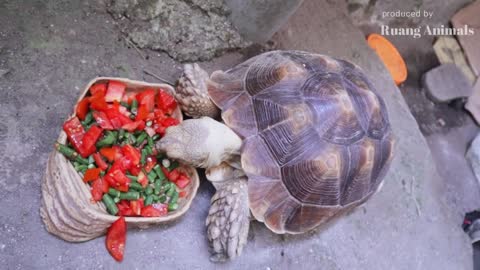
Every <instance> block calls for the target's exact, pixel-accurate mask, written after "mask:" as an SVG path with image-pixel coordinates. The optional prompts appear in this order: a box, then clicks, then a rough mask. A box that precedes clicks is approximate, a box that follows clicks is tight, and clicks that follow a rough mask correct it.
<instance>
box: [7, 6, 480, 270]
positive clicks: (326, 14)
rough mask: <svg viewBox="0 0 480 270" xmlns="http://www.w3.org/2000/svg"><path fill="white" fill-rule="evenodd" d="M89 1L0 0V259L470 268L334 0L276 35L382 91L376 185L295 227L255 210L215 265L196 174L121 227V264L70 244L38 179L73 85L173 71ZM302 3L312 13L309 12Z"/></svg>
mask: <svg viewBox="0 0 480 270" xmlns="http://www.w3.org/2000/svg"><path fill="white" fill-rule="evenodd" d="M94 3H95V2H94V1H89V2H87V3H81V1H74V0H67V1H62V2H59V1H53V0H50V1H33V0H30V1H28V0H22V1H14V0H7V1H2V2H0V25H1V28H0V70H8V71H9V72H7V73H5V74H4V75H3V76H2V77H0V91H1V93H2V94H3V95H2V99H1V100H0V115H1V120H2V121H0V175H1V177H0V204H1V205H2V207H0V217H1V218H0V235H1V237H0V265H2V268H3V267H5V268H6V269H112V268H120V269H292V268H298V269H408V270H411V269H455V270H456V269H472V260H471V256H472V251H471V248H470V244H469V241H468V239H467V238H466V236H465V235H464V234H463V232H461V230H460V227H459V223H460V222H461V220H462V211H464V210H465V209H463V208H462V209H458V207H457V206H458V205H457V204H451V203H450V202H451V201H449V200H447V198H445V195H444V194H445V192H446V190H445V189H447V187H445V186H444V185H443V184H442V182H439V181H438V179H439V177H440V176H439V174H438V173H437V172H436V170H435V166H434V163H433V160H432V156H431V154H430V151H429V149H428V146H427V144H426V141H425V139H424V138H423V136H422V135H421V133H420V131H419V129H418V126H417V124H416V123H415V120H414V119H413V117H412V115H411V114H410V112H409V110H408V107H407V105H406V104H405V102H404V100H403V98H402V96H401V94H400V92H399V91H398V89H397V88H396V87H395V86H394V84H393V82H392V81H391V79H390V78H389V76H388V74H387V72H386V71H385V70H384V69H383V66H382V65H381V63H380V62H379V60H378V59H377V58H376V56H375V55H374V54H373V52H372V51H370V50H369V49H368V48H367V46H366V44H365V43H364V42H363V36H362V34H361V33H360V32H359V31H357V30H356V29H355V28H354V27H353V25H352V24H351V23H350V22H349V20H348V18H347V16H346V14H345V7H344V6H343V3H342V2H333V1H327V0H320V1H314V0H306V1H305V2H304V3H303V5H302V6H301V7H300V9H299V10H298V11H297V13H296V14H295V15H294V17H293V18H292V20H291V21H290V22H289V24H288V25H286V26H285V27H284V28H283V30H282V31H281V32H280V33H279V34H278V35H277V36H276V37H275V39H276V40H277V41H278V42H279V44H280V46H283V47H286V48H296V49H308V50H312V51H317V52H322V53H327V54H331V55H333V56H337V57H341V58H345V59H349V60H351V61H353V62H355V63H357V64H358V65H360V66H361V67H363V68H364V69H365V70H366V71H367V73H368V74H369V75H370V76H371V77H372V78H373V82H374V84H375V86H376V87H377V88H378V89H379V92H380V94H381V95H382V96H383V97H384V98H385V101H386V103H387V107H388V110H389V112H390V119H391V122H392V125H393V129H394V132H395V133H396V135H397V137H398V146H397V155H396V158H395V159H394V161H393V164H392V168H391V170H390V172H389V173H388V175H387V179H386V183H385V185H384V188H383V189H382V190H381V191H380V192H379V193H378V194H376V195H375V196H374V197H373V198H372V199H371V200H370V201H369V202H368V203H367V204H365V205H364V206H362V207H360V208H359V209H358V210H356V211H354V212H353V213H352V214H351V215H349V216H347V217H345V218H343V219H341V220H339V221H338V222H337V223H336V224H335V225H334V226H331V227H329V228H327V229H326V230H323V231H316V232H311V233H307V234H305V235H298V236H280V235H274V234H272V233H271V232H269V231H268V230H267V229H266V228H265V227H264V226H262V225H261V224H259V223H256V222H255V223H253V224H252V226H251V232H250V234H249V243H248V244H247V247H246V248H245V251H244V253H243V255H242V257H240V258H239V259H237V260H235V261H233V262H229V263H226V264H221V265H214V264H212V263H210V262H209V260H208V255H209V254H208V250H207V243H206V238H205V227H204V220H205V218H206V215H207V212H208V207H209V199H210V196H211V195H212V193H213V189H212V187H211V186H210V184H208V183H206V182H204V183H203V184H202V186H201V188H200V192H199V195H198V196H197V198H196V199H195V200H194V202H193V205H192V208H191V211H189V212H188V213H187V214H186V216H185V217H183V218H182V219H181V220H179V221H178V222H176V223H175V224H170V225H164V226H159V227H156V228H150V229H148V230H130V231H129V233H128V236H127V247H126V252H125V253H126V254H125V260H124V262H123V263H122V264H118V263H116V262H115V261H114V260H113V259H112V258H110V256H109V255H108V253H107V251H106V250H105V247H104V238H98V239H95V240H92V241H89V242H86V243H79V244H72V243H67V242H64V241H62V240H60V239H58V238H56V237H54V236H51V235H49V234H48V233H47V232H46V231H45V230H44V228H43V224H42V223H41V221H40V218H39V214H38V209H39V201H40V179H41V176H42V174H43V171H44V167H45V162H46V159H47V155H48V153H49V151H51V149H52V144H53V140H54V139H55V138H56V137H57V134H58V132H59V131H60V128H61V124H62V122H63V120H64V119H65V116H66V115H67V114H68V113H69V112H70V111H71V109H72V105H73V103H74V101H75V99H76V98H77V95H78V94H79V92H80V89H81V88H82V86H83V85H84V84H85V83H86V82H88V81H89V80H90V79H91V78H93V77H95V76H99V75H109V76H126V77H130V78H133V79H143V80H148V81H154V79H153V78H151V77H148V76H146V75H144V74H143V73H142V69H143V68H148V69H150V70H152V71H154V72H157V73H158V74H161V75H162V76H164V77H165V78H167V79H170V80H173V79H174V78H175V76H177V75H178V74H179V73H180V70H179V67H180V66H179V65H178V64H176V63H175V62H174V61H172V60H171V59H169V58H168V57H166V55H164V54H157V53H155V52H150V51H144V53H146V54H148V56H149V59H148V60H144V59H143V58H141V57H139V55H138V53H137V51H136V50H134V49H131V48H130V49H129V48H128V47H127V46H126V45H125V43H124V42H123V40H122V39H120V38H119V36H118V31H117V30H116V27H115V25H114V24H112V20H111V18H110V17H109V16H108V15H107V14H106V13H105V12H104V11H103V9H102V8H101V7H100V6H99V5H97V4H94ZM312 14H315V18H316V19H315V20H314V21H313V23H312V22H311V23H309V22H308V21H307V19H308V18H312ZM300 30H301V31H300ZM242 58H243V57H242V55H240V54H229V55H225V56H224V57H222V58H220V59H216V60H215V61H214V62H209V63H205V67H206V68H207V69H208V70H209V71H212V70H214V69H216V68H222V67H231V66H232V65H234V64H235V63H238V62H240V61H242ZM455 196H456V195H455ZM455 196H454V197H455ZM472 198H473V197H472ZM472 207H473V206H472Z"/></svg>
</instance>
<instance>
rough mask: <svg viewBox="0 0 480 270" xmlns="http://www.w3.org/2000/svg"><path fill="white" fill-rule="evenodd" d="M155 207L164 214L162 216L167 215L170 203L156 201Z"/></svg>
mask: <svg viewBox="0 0 480 270" xmlns="http://www.w3.org/2000/svg"><path fill="white" fill-rule="evenodd" d="M152 206H153V208H155V209H157V210H158V211H160V213H161V214H162V216H164V215H166V214H167V213H168V205H167V204H163V203H154V204H152Z"/></svg>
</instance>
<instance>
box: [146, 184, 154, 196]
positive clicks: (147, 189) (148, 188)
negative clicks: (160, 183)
mask: <svg viewBox="0 0 480 270" xmlns="http://www.w3.org/2000/svg"><path fill="white" fill-rule="evenodd" d="M152 193H153V188H152V187H151V186H148V187H147V188H146V189H145V194H147V195H151V194H152Z"/></svg>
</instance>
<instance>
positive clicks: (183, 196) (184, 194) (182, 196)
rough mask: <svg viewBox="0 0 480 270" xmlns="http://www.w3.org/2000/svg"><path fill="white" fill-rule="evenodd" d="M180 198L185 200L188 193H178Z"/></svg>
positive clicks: (183, 191)
mask: <svg viewBox="0 0 480 270" xmlns="http://www.w3.org/2000/svg"><path fill="white" fill-rule="evenodd" d="M178 197H179V198H185V197H187V191H185V190H182V191H180V192H178Z"/></svg>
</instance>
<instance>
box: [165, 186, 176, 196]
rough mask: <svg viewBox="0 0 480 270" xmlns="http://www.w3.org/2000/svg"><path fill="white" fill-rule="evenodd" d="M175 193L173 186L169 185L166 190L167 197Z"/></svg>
mask: <svg viewBox="0 0 480 270" xmlns="http://www.w3.org/2000/svg"><path fill="white" fill-rule="evenodd" d="M175 192H176V189H175V185H172V184H170V188H169V189H168V190H167V193H166V194H167V196H168V197H172V196H173V193H175Z"/></svg>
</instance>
